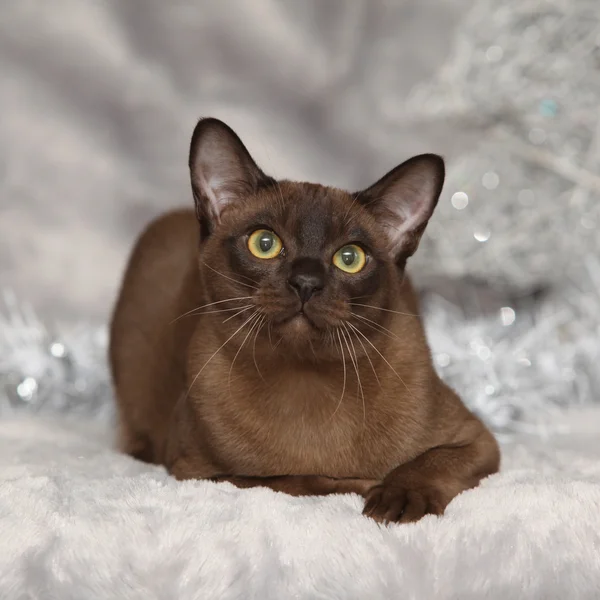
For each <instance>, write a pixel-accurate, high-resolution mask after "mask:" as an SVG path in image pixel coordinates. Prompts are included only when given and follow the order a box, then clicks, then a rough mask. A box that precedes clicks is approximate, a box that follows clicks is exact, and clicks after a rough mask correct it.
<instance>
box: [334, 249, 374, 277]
mask: <svg viewBox="0 0 600 600" xmlns="http://www.w3.org/2000/svg"><path fill="white" fill-rule="evenodd" d="M333 264H334V265H335V266H336V267H337V268H338V269H340V270H341V271H344V272H345V273H352V274H354V273H358V272H359V271H362V270H363V269H364V268H365V265H366V264H367V255H366V254H365V251H364V250H363V249H362V248H361V247H360V246H357V245H356V244H349V245H348V246H344V247H343V248H340V249H339V250H338V251H337V252H336V253H335V254H334V255H333Z"/></svg>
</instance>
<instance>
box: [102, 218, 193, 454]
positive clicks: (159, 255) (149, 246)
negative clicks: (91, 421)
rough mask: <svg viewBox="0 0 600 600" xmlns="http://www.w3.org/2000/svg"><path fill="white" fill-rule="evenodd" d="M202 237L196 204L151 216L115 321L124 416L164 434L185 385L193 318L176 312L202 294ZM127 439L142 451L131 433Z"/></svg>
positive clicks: (114, 358) (144, 430)
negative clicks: (184, 353) (185, 355)
mask: <svg viewBox="0 0 600 600" xmlns="http://www.w3.org/2000/svg"><path fill="white" fill-rule="evenodd" d="M198 237H199V232H198V222H197V220H196V217H195V215H194V213H193V211H191V210H179V211H173V212H169V213H166V214H165V215H162V216H161V217H159V218H157V219H156V220H154V221H153V222H152V223H150V225H148V226H147V228H146V229H145V230H144V232H143V233H142V234H141V235H140V237H139V238H138V240H137V242H136V244H135V246H134V248H133V251H132V253H131V256H130V258H129V262H128V265H127V268H126V270H125V274H124V277H123V282H122V285H121V290H120V293H119V296H118V300H117V303H116V306H115V309H114V313H113V318H112V321H111V331H110V349H109V354H110V363H111V369H112V375H113V381H114V384H115V392H116V396H117V403H118V406H119V412H120V415H121V421H124V420H125V421H127V422H128V430H131V431H139V432H140V434H143V435H147V436H150V437H158V438H160V437H162V433H161V430H162V425H161V423H162V422H164V421H165V420H167V418H168V415H169V413H170V410H171V408H172V404H173V403H174V402H175V400H176V396H177V394H178V393H179V391H180V388H181V386H182V385H183V383H182V382H183V377H184V373H183V371H184V359H183V356H181V354H182V352H181V348H182V347H185V346H186V342H187V340H186V339H184V338H186V336H188V335H189V333H188V331H189V329H190V328H189V327H188V326H189V324H190V323H187V322H185V323H184V322H183V321H182V320H180V321H176V319H177V318H178V317H179V316H180V315H181V314H183V313H184V312H186V311H187V310H189V309H190V308H193V306H190V303H193V302H195V301H196V298H197V297H198V296H199V282H198V270H197V266H196V256H197V254H196V251H197V247H198ZM183 325H185V327H184V326H183ZM133 445H136V444H133ZM138 445H139V444H138ZM122 446H124V448H123V449H124V450H126V451H128V452H131V453H134V454H138V452H136V451H135V449H134V448H131V446H132V443H130V441H129V440H123V441H122ZM142 454H143V453H142ZM142 457H143V456H142Z"/></svg>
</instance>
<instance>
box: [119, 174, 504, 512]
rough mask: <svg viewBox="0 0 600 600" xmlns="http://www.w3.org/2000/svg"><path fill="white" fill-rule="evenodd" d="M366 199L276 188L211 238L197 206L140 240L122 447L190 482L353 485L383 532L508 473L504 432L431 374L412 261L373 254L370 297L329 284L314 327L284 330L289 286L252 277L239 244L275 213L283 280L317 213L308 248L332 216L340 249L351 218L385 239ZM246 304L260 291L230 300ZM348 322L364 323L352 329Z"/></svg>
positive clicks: (217, 227)
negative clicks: (348, 298) (500, 438)
mask: <svg viewBox="0 0 600 600" xmlns="http://www.w3.org/2000/svg"><path fill="white" fill-rule="evenodd" d="M248 198H250V199H249V200H248ZM356 198H357V196H356V195H355V196H352V195H350V194H348V193H346V192H344V191H342V190H338V189H333V188H327V187H324V186H318V185H315V184H306V183H292V182H286V181H282V182H274V181H273V180H269V181H266V183H265V184H264V185H256V186H255V188H254V189H253V190H252V191H251V193H249V194H248V193H247V194H246V196H245V200H244V202H243V203H239V204H238V205H236V206H234V207H229V208H230V209H229V208H228V209H226V210H223V212H222V213H220V214H219V219H218V222H215V224H213V225H212V229H210V231H209V229H206V231H204V230H203V225H205V224H204V223H203V221H202V219H207V218H208V217H206V216H203V213H202V212H201V211H202V207H200V208H198V207H197V211H196V214H195V213H194V212H193V211H191V210H181V211H177V212H172V213H169V214H167V215H164V216H162V217H160V218H159V219H158V220H156V221H155V222H153V223H152V224H151V225H150V226H149V227H148V228H147V229H146V231H145V232H144V233H143V234H142V236H141V237H140V239H139V240H138V242H137V244H136V246H135V249H134V251H133V254H132V256H131V259H130V262H129V266H128V268H127V271H126V273H125V277H124V281H123V285H122V289H121V292H120V295H119V298H118V302H117V305H116V308H115V312H114V317H113V320H112V324H111V342H110V361H111V368H112V372H113V378H114V383H115V388H116V394H117V399H118V407H119V414H120V427H121V445H122V448H123V450H124V451H125V452H127V453H129V454H131V455H132V456H134V457H137V458H139V459H142V460H145V461H148V462H154V463H157V464H164V465H166V466H167V468H168V469H169V471H170V472H171V473H172V474H173V475H174V476H175V477H177V478H179V479H186V478H202V479H212V480H215V481H230V482H231V483H234V484H235V485H237V486H239V487H252V486H255V485H262V486H267V487H271V488H272V489H274V490H279V491H283V492H287V493H290V494H294V495H302V494H329V493H347V492H356V493H359V494H361V495H362V496H363V497H364V498H365V510H364V512H365V514H367V515H369V516H371V517H373V518H375V519H377V520H379V521H400V522H406V521H413V520H417V519H419V518H420V517H422V516H423V515H424V514H429V513H433V514H442V513H443V511H444V509H445V507H446V505H447V504H448V503H449V502H450V501H451V500H452V498H454V497H455V496H456V495H457V494H459V493H460V492H462V491H464V490H466V489H469V488H472V487H474V486H476V485H477V484H478V483H479V481H480V480H481V479H482V478H483V477H486V476H487V475H489V474H492V473H494V472H496V471H497V470H498V468H499V451H498V446H497V443H496V441H495V440H494V438H493V436H492V435H491V434H490V433H489V431H488V430H487V429H486V428H485V426H484V425H483V424H482V423H481V421H480V420H479V419H478V418H477V417H475V416H474V415H473V414H472V413H471V412H470V411H469V410H467V408H466V407H465V406H464V404H463V403H462V401H461V400H460V398H459V397H458V396H457V395H456V394H455V393H454V392H453V391H452V390H451V389H450V388H449V387H448V386H447V385H446V384H445V383H443V382H442V381H441V380H440V379H439V377H438V376H437V375H436V373H435V370H434V368H433V365H432V361H431V356H430V352H429V349H428V346H427V342H426V339H425V335H424V331H423V326H422V322H421V318H420V317H419V316H418V302H417V298H416V295H415V292H414V290H413V288H412V286H411V283H410V281H409V279H408V277H407V276H405V275H404V271H403V263H404V262H405V261H406V256H399V257H398V258H397V260H396V261H395V262H393V261H390V260H388V259H387V258H386V254H385V253H386V252H387V247H386V248H384V247H383V246H382V247H377V248H375V249H374V250H373V259H372V260H373V261H374V262H373V265H372V266H371V267H370V268H371V271H370V272H369V273H371V275H368V276H367V275H365V276H364V281H363V283H361V284H360V285H362V286H363V287H362V288H361V289H363V291H364V290H367V293H366V294H364V295H363V296H364V297H363V298H361V299H359V300H358V301H357V303H355V304H354V305H352V304H351V303H350V302H344V301H342V300H341V299H340V298H338V297H336V296H335V294H336V293H337V292H335V291H332V292H327V291H326V290H324V291H323V292H322V293H321V294H319V295H315V297H314V298H311V299H310V300H309V301H308V302H307V303H306V306H305V308H303V309H302V310H305V311H306V315H308V316H307V317H306V319H309V320H310V319H311V318H312V320H314V323H313V325H311V324H307V323H306V322H305V321H306V319H305V318H304V317H294V318H292V319H291V320H290V321H287V320H282V319H281V318H280V312H281V311H282V310H284V309H286V310H287V307H288V305H289V311H292V313H294V311H296V312H297V311H298V310H299V309H298V306H297V304H298V299H297V297H296V296H294V295H293V294H291V293H290V292H289V290H287V288H285V289H284V286H283V284H282V287H280V288H278V287H277V285H278V283H277V281H278V280H277V278H276V276H275V275H273V274H270V272H267V271H265V274H264V275H263V272H262V271H260V269H262V268H263V267H262V263H257V264H256V266H254V263H252V262H249V263H248V265H250V266H249V267H248V268H252V269H256V270H255V271H248V270H247V269H246V267H244V265H245V264H246V262H245V261H248V260H250V259H251V258H252V257H250V258H248V257H245V256H244V247H243V243H242V242H240V241H239V240H240V239H241V240H244V239H246V238H245V237H244V236H245V233H244V232H245V228H246V227H247V224H248V223H249V222H253V221H252V220H253V219H254V218H255V216H256V215H261V218H263V217H262V215H265V214H266V215H267V216H268V219H269V220H270V222H274V223H276V224H277V227H278V231H277V233H278V234H279V235H280V236H281V237H282V238H285V239H287V240H289V246H290V247H289V250H286V252H288V253H289V254H288V255H287V257H285V258H283V257H282V258H281V261H282V263H281V265H282V266H281V268H282V269H285V268H287V267H285V265H284V263H283V261H287V260H288V259H289V261H292V259H293V258H294V257H296V258H295V259H294V260H296V261H297V260H300V259H299V258H298V256H299V254H302V255H303V256H304V255H305V254H308V253H309V251H308V250H306V248H308V247H309V246H306V247H304V246H303V247H302V249H300V246H301V243H300V242H299V241H294V240H295V236H296V237H297V236H300V234H297V233H296V232H297V231H299V229H298V223H299V222H300V221H299V220H298V219H304V220H306V218H307V217H306V216H305V215H307V214H311V215H315V214H317V215H318V216H319V219H318V222H315V225H314V227H313V229H312V230H310V229H307V235H306V236H305V240H304V241H305V242H306V244H309V242H310V240H311V239H312V238H314V237H315V235H316V234H315V233H314V231H318V230H319V227H321V224H322V223H323V222H326V224H327V227H328V229H327V231H326V233H323V235H325V236H326V237H327V238H329V237H331V238H334V239H333V241H332V244H333V245H332V248H333V250H335V246H336V244H339V243H344V242H343V240H344V238H343V236H344V235H345V233H344V232H345V231H346V230H347V228H348V226H349V225H348V220H349V219H350V220H352V219H354V221H355V222H356V223H357V224H359V225H360V228H361V232H362V233H361V235H363V234H364V235H366V236H367V237H368V238H369V239H371V240H373V239H375V240H380V239H382V227H381V222H380V220H378V219H379V218H378V217H377V215H375V216H374V215H373V214H372V213H369V211H368V206H367V205H366V204H360V203H359V202H357V201H356ZM436 200H437V198H436ZM307 204H310V205H311V208H310V211H309V212H303V211H304V210H305V208H302V207H305V205H307ZM274 213H277V214H276V215H275V216H274ZM197 216H199V217H200V225H199V220H198V218H197ZM422 228H424V225H423V227H422ZM421 231H422V229H421ZM421 231H420V232H418V234H415V237H414V238H412V239H411V241H410V244H409V245H410V247H411V250H410V252H408V254H410V253H412V252H413V251H414V247H416V244H417V243H418V235H420V233H421ZM338 233H339V234H340V235H341V236H342V237H340V240H342V241H341V242H340V241H339V240H338V239H337V238H336V236H337V235H338ZM311 236H312V237H311ZM297 239H298V240H299V239H300V237H297ZM306 240H309V241H306ZM415 240H416V241H415ZM347 241H351V240H347ZM313 242H314V240H312V242H311V243H313ZM303 243H304V242H303ZM314 243H316V242H314ZM323 243H324V242H323ZM319 244H321V245H322V243H321V242H319ZM376 245H377V244H376ZM413 246H414V247H413ZM319 247H320V246H319ZM311 256H312V255H311ZM315 256H317V255H316V254H315ZM236 257H237V258H236ZM240 257H241V258H240ZM237 260H240V261H241V263H240V265H237V263H236V261H237ZM311 260H316V258H314V257H313V259H311ZM292 262H293V261H292ZM232 265H233V266H232ZM236 265H237V266H236ZM265 268H266V267H265ZM269 268H271V269H272V268H273V267H269ZM326 268H329V267H326ZM245 269H246V270H245ZM286 272H287V271H286ZM248 273H252V275H248ZM335 276H336V277H337V275H335ZM269 278H270V279H269ZM264 281H268V282H272V283H269V284H267V283H264ZM345 281H346V280H345V279H344V280H342V283H341V284H339V285H340V286H342V287H343V285H346V284H345V283H344V282H345ZM257 282H258V283H260V285H257ZM327 285H329V284H327ZM332 285H333V284H332ZM349 285H354V283H353V280H352V281H351V283H350V284H349ZM342 287H340V289H342ZM255 288H258V289H255ZM351 289H354V288H351ZM326 293H329V294H330V295H331V297H327V299H326V298H325V296H326ZM340 293H341V292H340ZM241 296H251V298H246V299H244V300H238V301H228V300H227V298H232V297H241ZM321 296H323V298H321ZM213 302H218V303H217V304H213V305H212V306H211V307H207V308H200V309H199V308H198V307H203V306H204V305H207V304H210V303H213ZM319 303H321V304H319ZM247 304H248V305H251V306H252V308H250V309H248V310H247V311H245V312H242V313H241V314H236V311H234V310H233V308H235V307H239V309H240V310H242V307H243V306H246V305H247ZM313 305H314V306H316V307H317V308H315V309H311V310H312V311H313V312H310V313H309V311H308V308H310V307H311V306H313ZM360 305H362V306H360ZM365 305H366V306H365ZM255 306H258V307H260V309H261V311H262V312H261V313H260V315H261V316H264V319H263V321H262V326H259V325H260V324H259V320H258V319H259V317H256V318H255V319H254V320H251V321H250V322H249V323H248V324H247V325H246V326H244V322H245V321H246V319H248V318H249V317H250V315H251V314H252V310H253V308H254V307H255ZM221 310H222V311H224V312H216V311H221ZM289 311H288V312H289ZM188 313H189V314H188ZM292 313H290V314H292ZM353 313H356V314H357V315H359V316H358V317H356V318H355V319H354V321H352V320H351V319H353V316H352V314H353ZM286 314H287V313H286ZM310 315H312V317H310ZM229 317H231V318H229ZM225 319H228V320H227V322H225V323H224V322H223V321H224V320H225ZM319 319H322V320H325V321H327V322H325V321H324V322H323V323H321V322H320V321H319ZM332 322H335V323H338V322H339V323H340V327H339V329H337V330H336V329H335V328H333V327H332V326H331V323H332ZM348 322H350V323H352V326H353V327H354V328H355V329H352V328H351V326H346V329H343V326H342V325H341V323H348ZM311 323H312V321H311ZM251 326H254V328H253V329H250V327H251ZM238 329H240V330H239V332H238V333H237V334H236V335H233V336H232V334H234V333H235V332H236V330H238ZM338 331H339V333H338ZM334 332H335V333H334ZM231 336H232V337H231ZM230 337H231V339H230V340H229V341H228V342H227V343H225V342H226V340H227V339H228V338H230ZM357 371H358V375H359V376H360V383H359V378H358V376H357ZM344 381H345V385H344ZM342 389H344V390H345V392H344V394H343V395H342ZM361 390H362V391H361Z"/></svg>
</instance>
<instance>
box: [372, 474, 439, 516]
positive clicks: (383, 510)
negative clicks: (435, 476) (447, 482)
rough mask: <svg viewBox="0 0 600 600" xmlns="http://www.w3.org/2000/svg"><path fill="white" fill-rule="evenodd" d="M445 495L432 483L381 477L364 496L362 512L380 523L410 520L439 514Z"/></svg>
mask: <svg viewBox="0 0 600 600" xmlns="http://www.w3.org/2000/svg"><path fill="white" fill-rule="evenodd" d="M447 504H448V499H447V495H446V494H445V493H444V492H443V491H442V490H441V489H439V488H438V487H436V485H435V484H422V485H414V483H413V484H412V485H411V484H409V483H406V482H402V481H393V480H392V481H385V480H384V481H383V482H382V483H381V484H380V485H376V486H374V487H372V488H371V489H370V490H369V492H368V493H367V495H366V496H365V508H364V510H363V515H366V516H367V517H371V518H372V519H374V520H375V521H377V522H379V523H412V522H414V521H418V520H419V519H421V517H424V516H425V515H441V514H443V513H444V509H445V508H446V505H447Z"/></svg>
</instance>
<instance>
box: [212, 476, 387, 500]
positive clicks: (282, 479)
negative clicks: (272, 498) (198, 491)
mask: <svg viewBox="0 0 600 600" xmlns="http://www.w3.org/2000/svg"><path fill="white" fill-rule="evenodd" d="M210 479H211V480H212V481H228V482H229V483H233V485H235V486H237V487H239V488H251V487H268V488H270V489H272V490H274V491H276V492H284V493H286V494H290V495H291V496H326V495H329V494H359V495H360V496H363V497H365V495H366V494H367V492H368V491H369V490H370V489H372V488H373V486H374V485H377V484H378V483H380V482H379V481H377V480H375V479H359V478H353V477H348V478H339V479H338V478H335V477H326V476H323V475H275V476H272V477H250V476H243V475H242V476H237V475H217V476H215V477H211V478H210Z"/></svg>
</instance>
